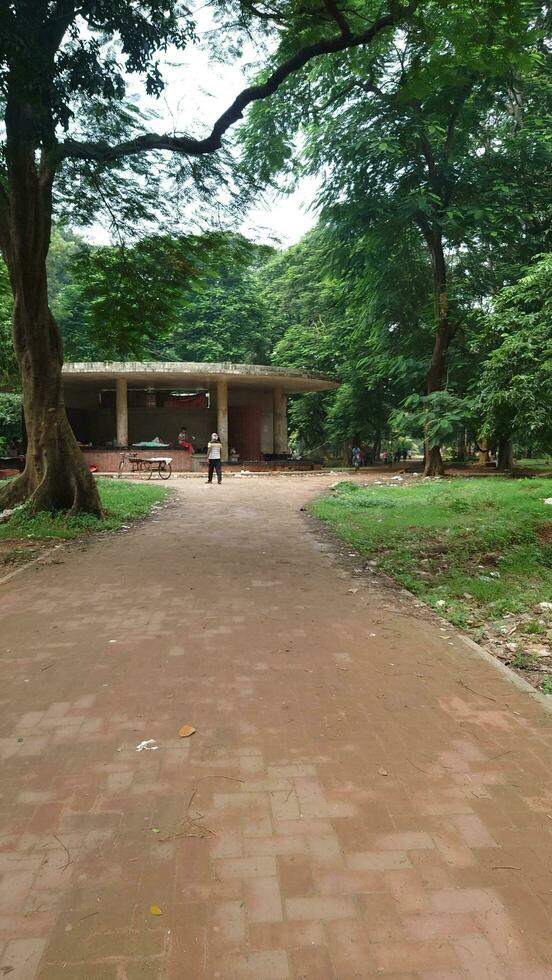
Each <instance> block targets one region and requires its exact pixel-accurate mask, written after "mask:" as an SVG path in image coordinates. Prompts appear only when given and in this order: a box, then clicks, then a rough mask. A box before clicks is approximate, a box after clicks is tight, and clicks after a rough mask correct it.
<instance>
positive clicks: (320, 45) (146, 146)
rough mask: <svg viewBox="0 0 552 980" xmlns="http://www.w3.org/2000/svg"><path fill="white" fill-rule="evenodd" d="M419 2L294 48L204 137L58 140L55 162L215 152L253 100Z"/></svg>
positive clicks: (372, 34) (362, 40) (361, 41)
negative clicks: (354, 29)
mask: <svg viewBox="0 0 552 980" xmlns="http://www.w3.org/2000/svg"><path fill="white" fill-rule="evenodd" d="M418 3H419V0H410V3H409V4H408V5H407V6H404V7H403V6H401V5H398V4H396V3H393V4H392V12H391V13H389V14H384V15H382V16H381V17H378V18H377V20H375V21H374V22H373V24H372V25H371V26H370V27H369V28H368V29H367V30H365V31H362V32H361V33H359V34H348V35H343V34H339V35H336V36H334V37H331V38H327V39H326V40H322V41H317V42H316V43H314V44H309V45H307V46H306V47H304V48H301V50H300V51H297V52H296V53H295V54H294V55H292V56H291V58H288V59H287V61H284V62H283V64H281V65H280V66H279V67H278V68H276V69H275V70H274V71H273V72H272V73H271V74H270V75H269V76H268V78H267V79H266V81H265V82H262V83H260V84H258V85H250V86H248V87H247V88H245V89H243V90H242V91H241V92H240V94H239V95H238V96H237V98H236V99H234V101H233V102H232V104H231V105H230V106H229V107H228V108H227V109H226V110H225V111H224V112H223V113H222V114H221V115H220V116H219V117H218V119H217V120H216V122H215V123H214V125H213V128H212V129H211V132H210V133H209V135H208V136H206V137H205V138H204V139H196V138H194V137H192V136H170V135H169V134H167V133H165V134H158V133H144V134H142V135H141V136H137V137H136V138H135V139H132V140H127V141H126V142H124V143H118V144H116V145H114V146H110V145H109V144H108V143H92V142H90V143H86V142H78V141H76V140H66V141H65V142H63V143H60V144H59V147H58V149H57V163H58V164H59V163H60V162H61V161H62V160H63V159H66V158H68V157H71V158H74V159H80V160H96V161H98V162H103V163H113V162H115V161H117V160H121V159H123V158H124V157H129V156H135V155H136V154H138V153H144V152H147V151H150V150H169V151H171V152H173V153H182V154H183V155H185V156H201V155H203V154H206V153H214V152H215V151H216V150H219V149H220V148H221V146H222V139H223V136H224V135H225V133H226V132H227V130H228V129H230V128H231V127H232V126H234V125H235V123H237V122H238V121H239V120H240V119H241V118H242V117H243V113H244V111H245V109H246V108H247V106H249V105H250V104H251V103H252V102H257V101H259V100H261V99H266V98H268V97H269V96H271V95H273V94H274V93H275V92H276V91H277V90H278V89H279V88H280V86H281V85H282V83H283V82H285V80H286V79H287V78H288V77H289V76H290V75H293V74H294V73H295V72H297V71H299V70H300V69H301V68H303V67H304V66H305V65H306V64H307V63H308V62H309V61H312V59H313V58H318V57H320V56H321V55H325V54H336V53H338V52H340V51H347V50H349V49H351V48H357V47H360V46H362V45H367V44H370V43H371V42H372V41H373V40H374V39H375V38H376V37H377V36H378V34H380V33H381V32H382V31H384V30H385V29H386V28H387V27H392V26H393V25H394V24H397V23H399V22H400V21H402V20H403V19H404V18H406V17H408V15H409V14H410V13H412V12H413V10H415V9H416V7H417V5H418Z"/></svg>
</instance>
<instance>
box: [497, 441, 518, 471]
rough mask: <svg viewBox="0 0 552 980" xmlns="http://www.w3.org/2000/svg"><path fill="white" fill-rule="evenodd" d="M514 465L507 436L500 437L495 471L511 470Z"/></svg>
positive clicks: (512, 451)
mask: <svg viewBox="0 0 552 980" xmlns="http://www.w3.org/2000/svg"><path fill="white" fill-rule="evenodd" d="M513 465H514V449H513V446H512V440H511V439H510V438H509V436H501V437H500V439H499V440H498V457H497V463H496V468H497V470H503V471H504V470H511V469H512V467H513Z"/></svg>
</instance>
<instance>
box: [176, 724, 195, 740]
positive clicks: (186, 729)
mask: <svg viewBox="0 0 552 980" xmlns="http://www.w3.org/2000/svg"><path fill="white" fill-rule="evenodd" d="M194 732H195V728H192V726H191V725H182V728H181V729H180V731H179V733H178V734H179V735H180V738H189V736H190V735H193V734H194Z"/></svg>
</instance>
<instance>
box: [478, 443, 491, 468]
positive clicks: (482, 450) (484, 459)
mask: <svg viewBox="0 0 552 980" xmlns="http://www.w3.org/2000/svg"><path fill="white" fill-rule="evenodd" d="M479 462H480V463H481V464H482V465H483V466H487V465H488V463H489V450H488V448H487V440H486V439H481V440H480V442H479Z"/></svg>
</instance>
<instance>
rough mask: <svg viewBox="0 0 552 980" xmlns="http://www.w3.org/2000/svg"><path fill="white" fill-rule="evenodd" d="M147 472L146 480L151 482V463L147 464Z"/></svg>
mask: <svg viewBox="0 0 552 980" xmlns="http://www.w3.org/2000/svg"><path fill="white" fill-rule="evenodd" d="M147 472H148V475H147V477H146V479H148V480H151V474H152V473H153V469H152V466H151V463H148V464H147Z"/></svg>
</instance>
